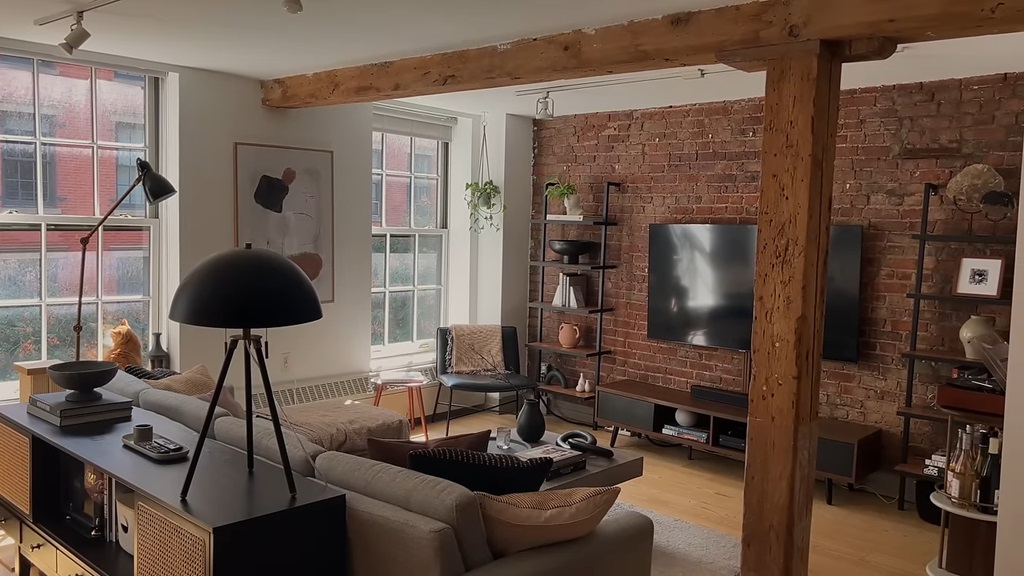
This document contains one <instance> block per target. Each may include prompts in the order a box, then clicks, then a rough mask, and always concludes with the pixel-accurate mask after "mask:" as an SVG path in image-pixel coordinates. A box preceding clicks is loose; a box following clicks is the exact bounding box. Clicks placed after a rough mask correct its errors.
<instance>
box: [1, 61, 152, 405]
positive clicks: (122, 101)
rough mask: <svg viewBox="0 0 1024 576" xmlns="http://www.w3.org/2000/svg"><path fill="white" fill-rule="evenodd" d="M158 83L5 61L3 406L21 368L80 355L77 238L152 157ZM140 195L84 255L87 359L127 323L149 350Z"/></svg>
mask: <svg viewBox="0 0 1024 576" xmlns="http://www.w3.org/2000/svg"><path fill="white" fill-rule="evenodd" d="M155 82H156V79H154V78H151V77H148V76H146V75H143V74H137V73H133V72H122V71H115V70H110V69H106V68H94V67H91V66H84V65H81V64H73V63H67V62H57V61H48V60H44V59H36V58H28V57H23V56H13V55H3V54H0V400H2V399H4V396H5V391H7V394H9V390H10V386H6V387H5V386H3V385H2V384H3V383H10V382H11V381H16V380H17V374H16V373H15V370H14V367H13V363H15V362H21V361H28V360H43V359H58V360H70V359H72V358H73V356H74V342H75V335H74V332H73V330H72V327H73V325H74V323H75V312H76V300H77V297H78V286H79V269H80V265H81V257H82V253H81V249H82V247H81V244H80V242H79V240H80V238H81V237H82V236H83V235H85V234H86V233H87V232H88V231H89V230H90V229H91V228H92V227H93V226H94V225H95V224H96V223H97V222H98V221H99V219H100V217H101V216H102V215H103V214H104V213H105V212H106V211H107V210H108V209H109V208H110V207H111V206H112V205H113V203H114V202H115V200H116V199H117V198H118V197H119V196H120V195H121V194H123V193H124V192H125V191H127V189H128V187H129V186H130V185H131V183H132V182H133V181H134V179H135V177H136V175H137V170H136V168H135V160H136V159H137V158H143V159H147V158H150V157H151V155H153V148H152V143H153V142H154V141H155V130H156V126H155V124H154V122H153V120H152V117H153V110H154V100H153V99H154V98H155V96H154V94H155V93H156V90H155ZM151 216H155V213H151V212H150V209H148V208H147V207H146V204H145V200H144V197H143V192H142V189H141V187H140V188H137V189H136V191H134V192H133V193H132V195H131V196H130V197H129V198H128V199H127V201H126V202H125V203H123V204H122V205H121V207H120V208H119V209H118V211H117V212H116V213H115V215H114V216H113V217H111V218H110V220H108V221H107V223H106V224H105V225H104V226H103V228H102V229H101V230H100V231H99V233H98V234H96V235H95V236H93V238H92V241H91V243H90V244H89V246H88V250H87V252H86V266H85V282H84V285H85V290H84V294H85V296H84V305H83V314H82V316H83V326H84V329H83V331H82V358H83V359H96V358H100V357H102V355H103V354H104V352H105V350H106V349H107V348H108V347H109V346H110V333H109V332H110V328H111V327H113V326H114V325H116V324H118V323H120V322H121V320H122V319H125V320H128V322H129V324H131V326H132V328H133V329H134V330H135V332H136V333H137V334H139V335H140V337H141V338H142V340H143V346H147V344H148V342H149V338H148V336H149V334H150V330H151V326H152V325H153V323H152V314H153V312H154V308H155V305H154V295H155V292H156V288H155V287H156V286H157V282H156V273H155V271H156V270H158V268H157V262H156V257H155V255H156V254H157V250H156V241H157V226H156V224H157V221H156V220H155V218H153V217H151Z"/></svg>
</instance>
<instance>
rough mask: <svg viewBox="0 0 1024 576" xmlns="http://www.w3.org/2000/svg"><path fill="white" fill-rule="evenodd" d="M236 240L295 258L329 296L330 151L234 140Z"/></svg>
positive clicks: (331, 274) (329, 298)
mask: <svg viewBox="0 0 1024 576" xmlns="http://www.w3.org/2000/svg"><path fill="white" fill-rule="evenodd" d="M234 163H235V166H234V167H235V182H234V185H235V186H234V188H235V206H234V208H235V214H234V215H235V222H234V232H235V246H242V245H243V244H245V243H251V244H252V245H253V247H254V248H263V249H267V250H272V251H274V252H277V253H279V254H281V255H282V256H284V257H286V258H288V259H289V260H291V261H293V262H295V263H296V264H297V265H298V266H299V268H301V269H302V271H303V272H305V273H306V275H307V276H308V277H309V279H310V281H311V282H312V283H313V287H314V288H316V292H317V295H319V297H320V302H322V303H330V302H333V301H334V289H335V286H334V151H333V150H320V149H316V148H300V147H296V146H278V145H273V144H256V143H250V142H235V144H234Z"/></svg>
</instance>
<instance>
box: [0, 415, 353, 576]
mask: <svg viewBox="0 0 1024 576" xmlns="http://www.w3.org/2000/svg"><path fill="white" fill-rule="evenodd" d="M26 406H27V405H26V404H12V405H8V406H0V532H2V533H5V534H6V536H7V537H8V538H10V539H13V541H14V544H15V545H17V549H18V554H17V556H16V557H15V558H14V561H15V563H16V565H15V570H14V571H13V573H14V574H18V575H20V576H27V575H28V574H29V573H30V571H31V567H32V566H34V567H36V568H38V569H39V570H41V571H42V572H43V573H45V574H48V575H50V576H54V575H56V576H131V575H137V576H165V575H168V574H174V575H176V576H228V575H234V574H327V573H330V574H339V575H343V574H345V573H346V569H345V566H346V561H347V559H346V553H345V546H344V543H345V540H346V531H345V530H346V527H345V494H344V493H343V492H341V491H339V490H336V489H334V488H331V487H328V486H326V485H324V484H321V483H319V482H316V481H314V480H310V479H307V478H302V477H300V476H298V475H296V476H295V485H296V488H297V494H296V495H295V496H290V495H289V494H288V487H287V486H286V484H285V479H284V475H283V474H282V470H281V468H280V467H279V466H277V465H276V464H272V463H270V462H267V461H265V460H261V459H259V458H257V459H256V461H255V467H254V470H253V471H252V472H249V471H248V470H247V469H246V457H245V453H244V452H241V451H239V450H235V449H234V448H231V447H229V446H227V445H225V444H221V443H219V442H216V441H209V442H207V443H206V445H205V447H204V449H203V455H202V461H201V462H200V463H199V467H198V468H197V469H196V476H195V483H194V484H193V485H192V490H191V491H190V492H189V495H188V499H187V500H182V499H180V497H179V494H180V492H181V485H182V482H183V481H184V479H185V473H186V471H187V469H188V463H189V461H188V460H183V461H179V462H168V463H161V462H156V461H154V460H150V459H148V458H145V457H144V456H142V455H140V454H137V453H135V452H134V451H131V450H129V449H127V448H125V447H124V446H122V443H121V436H122V435H124V434H128V433H130V432H131V431H132V428H133V426H134V425H135V424H139V423H146V424H152V425H153V428H154V429H155V431H156V432H157V433H159V434H162V435H164V436H166V437H168V438H171V439H173V440H174V441H175V442H178V443H179V444H182V445H185V446H188V448H189V449H190V451H191V455H190V456H189V457H190V458H193V457H195V456H194V455H195V445H196V441H197V439H198V434H196V433H195V432H193V431H192V430H190V429H188V428H186V427H185V426H182V425H181V424H178V423H177V422H174V421H172V420H169V419H167V418H164V417H163V416H160V415H159V414H155V413H153V412H148V411H146V410H142V409H140V408H134V409H133V410H132V421H130V422H121V423H115V424H110V423H95V424H83V425H80V426H71V427H66V428H58V427H56V426H53V425H51V424H49V423H47V422H44V421H43V420H40V419H38V418H35V417H33V416H30V415H28V414H27V412H26ZM68 458H70V459H73V460H77V461H79V462H82V463H84V464H87V465H90V466H92V467H93V468H95V469H97V470H99V471H100V472H102V473H103V474H105V475H107V476H109V477H112V478H114V480H115V481H116V482H117V484H118V485H119V486H123V487H125V488H129V489H131V490H133V491H134V492H135V495H136V504H135V513H136V527H135V542H134V548H135V554H134V556H132V555H131V554H129V553H128V552H125V551H124V550H122V549H121V548H120V547H119V546H118V544H117V543H115V542H107V541H105V540H104V539H103V538H98V539H90V538H87V537H86V536H84V535H82V534H81V533H80V532H79V531H78V530H76V529H75V528H73V527H72V526H71V524H69V523H68V521H67V520H66V517H65V516H66V514H65V512H66V511H65V510H62V509H61V506H60V501H61V498H60V496H59V495H60V494H61V491H62V489H66V488H67V485H68V483H70V482H71V479H70V478H68V477H66V476H62V474H61V467H60V463H61V461H66V460H67V459H68ZM0 540H2V539H0ZM267 541H272V542H273V544H274V551H273V553H270V554H267V553H265V551H264V553H261V551H260V549H259V546H260V542H267ZM172 566H173V569H172V568H171V567H172ZM3 573H5V570H4V565H3V564H0V574H3ZM8 573H9V572H8Z"/></svg>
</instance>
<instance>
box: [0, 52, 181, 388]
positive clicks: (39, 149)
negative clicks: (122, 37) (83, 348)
mask: <svg viewBox="0 0 1024 576" xmlns="http://www.w3.org/2000/svg"><path fill="white" fill-rule="evenodd" d="M0 55H4V56H7V55H9V56H14V57H19V58H31V59H32V72H33V92H34V93H33V112H34V115H35V124H36V126H35V128H36V130H35V135H34V136H31V137H29V136H6V135H0V139H2V140H4V141H22V142H26V143H33V144H35V148H36V182H37V186H38V187H39V189H38V191H37V194H36V201H37V204H36V208H37V214H20V213H16V214H6V213H4V212H5V211H6V210H4V209H0V230H2V228H3V226H2V225H4V224H7V225H23V226H38V227H39V228H40V236H41V239H40V260H39V263H40V294H39V297H38V298H33V299H19V300H0V308H9V307H24V306H38V307H39V308H40V311H41V327H40V335H41V338H40V358H42V359H44V360H45V359H51V358H50V357H49V355H48V349H47V348H48V338H47V336H48V335H47V321H46V319H47V307H48V306H51V305H64V306H66V305H68V304H75V303H77V301H78V298H77V294H75V295H74V296H71V297H62V298H54V297H50V296H48V295H47V277H46V276H47V272H46V268H47V266H46V257H47V246H46V239H47V232H46V228H47V226H50V225H58V226H64V227H66V226H73V227H75V228H83V232H82V235H83V236H84V235H85V233H86V232H87V231H88V230H89V229H91V228H92V227H93V226H95V225H96V224H97V223H99V221H100V219H101V217H102V216H99V215H93V216H78V215H61V214H46V213H45V212H46V210H45V206H44V198H43V193H42V189H41V187H42V182H43V179H42V172H43V168H44V167H43V162H42V154H43V146H44V145H46V144H57V145H60V144H69V145H75V146H80V147H91V148H92V153H93V203H94V208H95V211H94V213H95V214H101V212H100V206H99V199H100V190H99V178H100V175H99V170H98V169H97V166H98V163H99V151H100V149H101V148H104V149H116V150H117V151H119V152H120V151H125V150H137V151H139V152H140V156H141V157H143V158H145V159H146V160H148V161H149V162H150V164H152V165H153V166H154V167H157V166H158V159H159V157H160V154H159V142H160V138H159V134H160V127H159V116H158V114H157V99H158V98H159V94H160V85H159V82H160V79H159V78H158V77H156V76H153V75H150V74H145V73H144V72H141V71H136V70H121V69H119V67H117V66H108V65H105V64H100V63H91V62H76V61H73V60H62V59H60V58H54V57H50V56H46V55H43V56H36V55H30V54H24V53H19V52H7V51H3V50H0ZM40 61H47V62H66V63H68V64H74V65H77V66H87V67H89V69H90V79H89V81H90V90H91V95H92V98H91V102H90V105H91V107H92V134H91V137H90V139H89V140H69V139H63V138H44V137H43V135H42V132H41V131H40V122H41V118H42V117H41V115H40V108H41V105H40V101H39V62H40ZM97 68H103V69H106V70H114V71H115V72H118V71H124V72H130V73H132V74H142V75H144V76H145V78H146V81H145V91H146V92H145V103H146V104H145V105H146V111H145V126H146V127H145V138H144V142H143V143H142V144H126V143H120V142H110V141H107V140H101V139H99V137H98V131H97V123H98V121H99V118H98V115H97V101H96V97H97V91H96V87H97V86H96V83H97V78H96V69H97ZM157 169H158V168H157ZM115 186H116V176H115ZM136 190H137V191H138V193H141V188H137V189H136ZM118 197H119V194H118ZM157 214H158V212H157V207H152V206H150V207H147V208H146V216H142V217H140V216H132V215H128V214H126V213H121V212H115V213H114V214H113V215H112V216H111V217H110V219H108V220H107V221H106V222H105V223H104V225H103V227H102V228H101V229H100V230H99V231H98V232H97V233H96V235H95V236H93V238H92V240H91V242H90V252H91V251H92V250H93V247H95V254H96V273H97V284H96V295H95V296H92V297H90V296H86V297H85V298H83V300H82V303H83V306H89V305H93V304H95V306H96V314H97V315H96V339H97V340H96V341H97V343H98V350H97V353H98V354H100V355H102V350H103V347H104V339H105V334H104V326H103V306H104V304H121V303H129V302H140V301H142V302H145V301H148V302H149V331H150V332H158V331H160V325H159V321H158V320H159V312H160V309H161V303H162V294H161V290H160V287H161V286H162V283H161V276H160V272H161V256H162V253H161V244H160V226H159V219H158V218H157ZM118 228H121V229H137V228H142V229H144V230H146V231H147V232H148V234H149V265H150V270H149V282H150V286H149V295H148V296H104V295H103V281H104V276H103V274H104V271H103V252H104V249H105V242H104V235H105V232H106V231H111V230H117V229H118ZM70 253H72V254H75V261H76V263H77V262H80V251H77V250H75V251H71V252H70ZM76 266H77V264H76ZM139 337H140V338H141V340H142V344H143V348H144V350H146V349H148V348H149V346H150V335H149V334H139ZM60 360H72V358H60ZM0 383H3V382H0Z"/></svg>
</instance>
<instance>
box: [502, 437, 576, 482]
mask: <svg viewBox="0 0 1024 576" xmlns="http://www.w3.org/2000/svg"><path fill="white" fill-rule="evenodd" d="M516 456H517V457H519V458H522V459H523V460H526V459H528V458H551V459H552V460H554V461H555V463H554V464H553V465H552V466H551V472H548V480H553V479H555V478H559V477H561V476H565V475H566V474H572V473H573V472H579V471H580V470H586V468H587V458H586V456H584V455H583V454H581V453H579V452H577V451H575V450H570V449H568V448H562V447H561V446H555V445H554V444H545V445H543V446H537V447H536V448H530V449H529V450H523V451H522V452H516Z"/></svg>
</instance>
